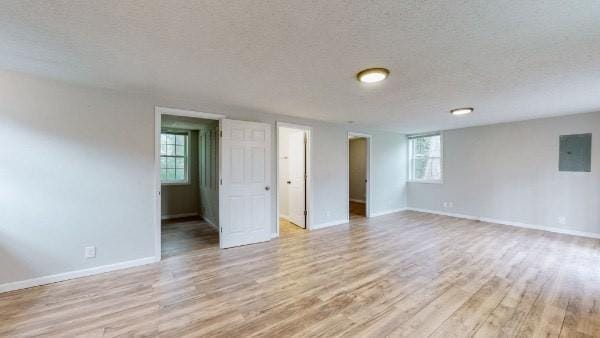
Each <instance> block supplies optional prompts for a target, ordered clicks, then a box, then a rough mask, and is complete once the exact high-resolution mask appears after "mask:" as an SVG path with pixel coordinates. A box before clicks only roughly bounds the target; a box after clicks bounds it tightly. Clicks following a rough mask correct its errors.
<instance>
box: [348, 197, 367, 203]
mask: <svg viewBox="0 0 600 338" xmlns="http://www.w3.org/2000/svg"><path fill="white" fill-rule="evenodd" d="M350 202H356V203H362V204H365V203H367V202H366V201H365V200H359V199H356V198H351V199H350Z"/></svg>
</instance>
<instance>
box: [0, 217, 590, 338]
mask: <svg viewBox="0 0 600 338" xmlns="http://www.w3.org/2000/svg"><path fill="white" fill-rule="evenodd" d="M0 319H1V320H0V336H1V337H19V336H89V337H102V336H104V337H118V336H142V335H145V336H161V337H185V336H207V337H246V336H270V337H283V336H303V337H305V336H323V337H333V336H355V337H366V336H372V337H384V336H405V337H426V336H433V337H450V336H452V337H465V336H476V337H492V336H520V337H559V336H564V337H571V336H578V337H593V336H596V337H598V336H600V241H599V240H594V239H589V238H582V237H573V236H567V235H560V234H554V233H548V232H542V231H536V230H528V229H522V228H515V227H510V226H503V225H496V224H490V223H483V222H478V221H472V220H464V219H458V218H452V217H447V216H436V215H431V214H425V213H418V212H413V211H405V212H401V213H396V214H390V215H385V216H380V217H376V218H370V219H366V218H362V219H356V220H351V222H350V224H346V225H339V226H334V227H330V228H325V229H321V230H315V231H306V232H304V233H300V234H296V235H294V236H289V237H283V238H279V239H275V240H272V241H270V242H266V243H262V244H256V245H249V246H244V247H239V248H233V249H227V250H219V249H218V248H216V247H215V248H214V249H202V250H196V251H193V250H192V251H190V252H188V253H187V254H182V255H177V256H173V257H169V258H167V259H164V260H163V261H162V262H160V263H155V264H150V265H146V266H142V267H136V268H131V269H127V270H122V271H116V272H111V273H105V274H102V275H97V276H92V277H86V278H81V279H77V280H71V281H66V282H60V283H55V284H52V285H47V286H42V287H35V288H31V289H26V290H19V291H13V292H9V293H4V294H0Z"/></svg>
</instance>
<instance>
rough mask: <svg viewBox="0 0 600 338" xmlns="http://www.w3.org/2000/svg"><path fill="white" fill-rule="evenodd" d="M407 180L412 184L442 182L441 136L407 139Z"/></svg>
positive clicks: (420, 136)
mask: <svg viewBox="0 0 600 338" xmlns="http://www.w3.org/2000/svg"><path fill="white" fill-rule="evenodd" d="M408 147H409V152H408V156H409V179H410V180H411V181H414V182H430V183H439V182H441V181H442V136H441V135H440V134H429V135H416V136H409V137H408Z"/></svg>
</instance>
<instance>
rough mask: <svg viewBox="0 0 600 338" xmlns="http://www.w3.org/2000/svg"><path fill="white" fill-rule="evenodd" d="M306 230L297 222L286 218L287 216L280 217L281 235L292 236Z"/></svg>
mask: <svg viewBox="0 0 600 338" xmlns="http://www.w3.org/2000/svg"><path fill="white" fill-rule="evenodd" d="M304 232H306V230H305V229H303V228H301V227H299V226H297V225H296V224H294V223H292V222H290V221H288V220H286V219H285V218H280V219H279V236H283V237H286V236H291V235H295V234H301V233H304Z"/></svg>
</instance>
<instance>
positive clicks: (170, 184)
mask: <svg viewBox="0 0 600 338" xmlns="http://www.w3.org/2000/svg"><path fill="white" fill-rule="evenodd" d="M190 184H191V183H190V182H161V183H160V185H168V186H173V185H190Z"/></svg>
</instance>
